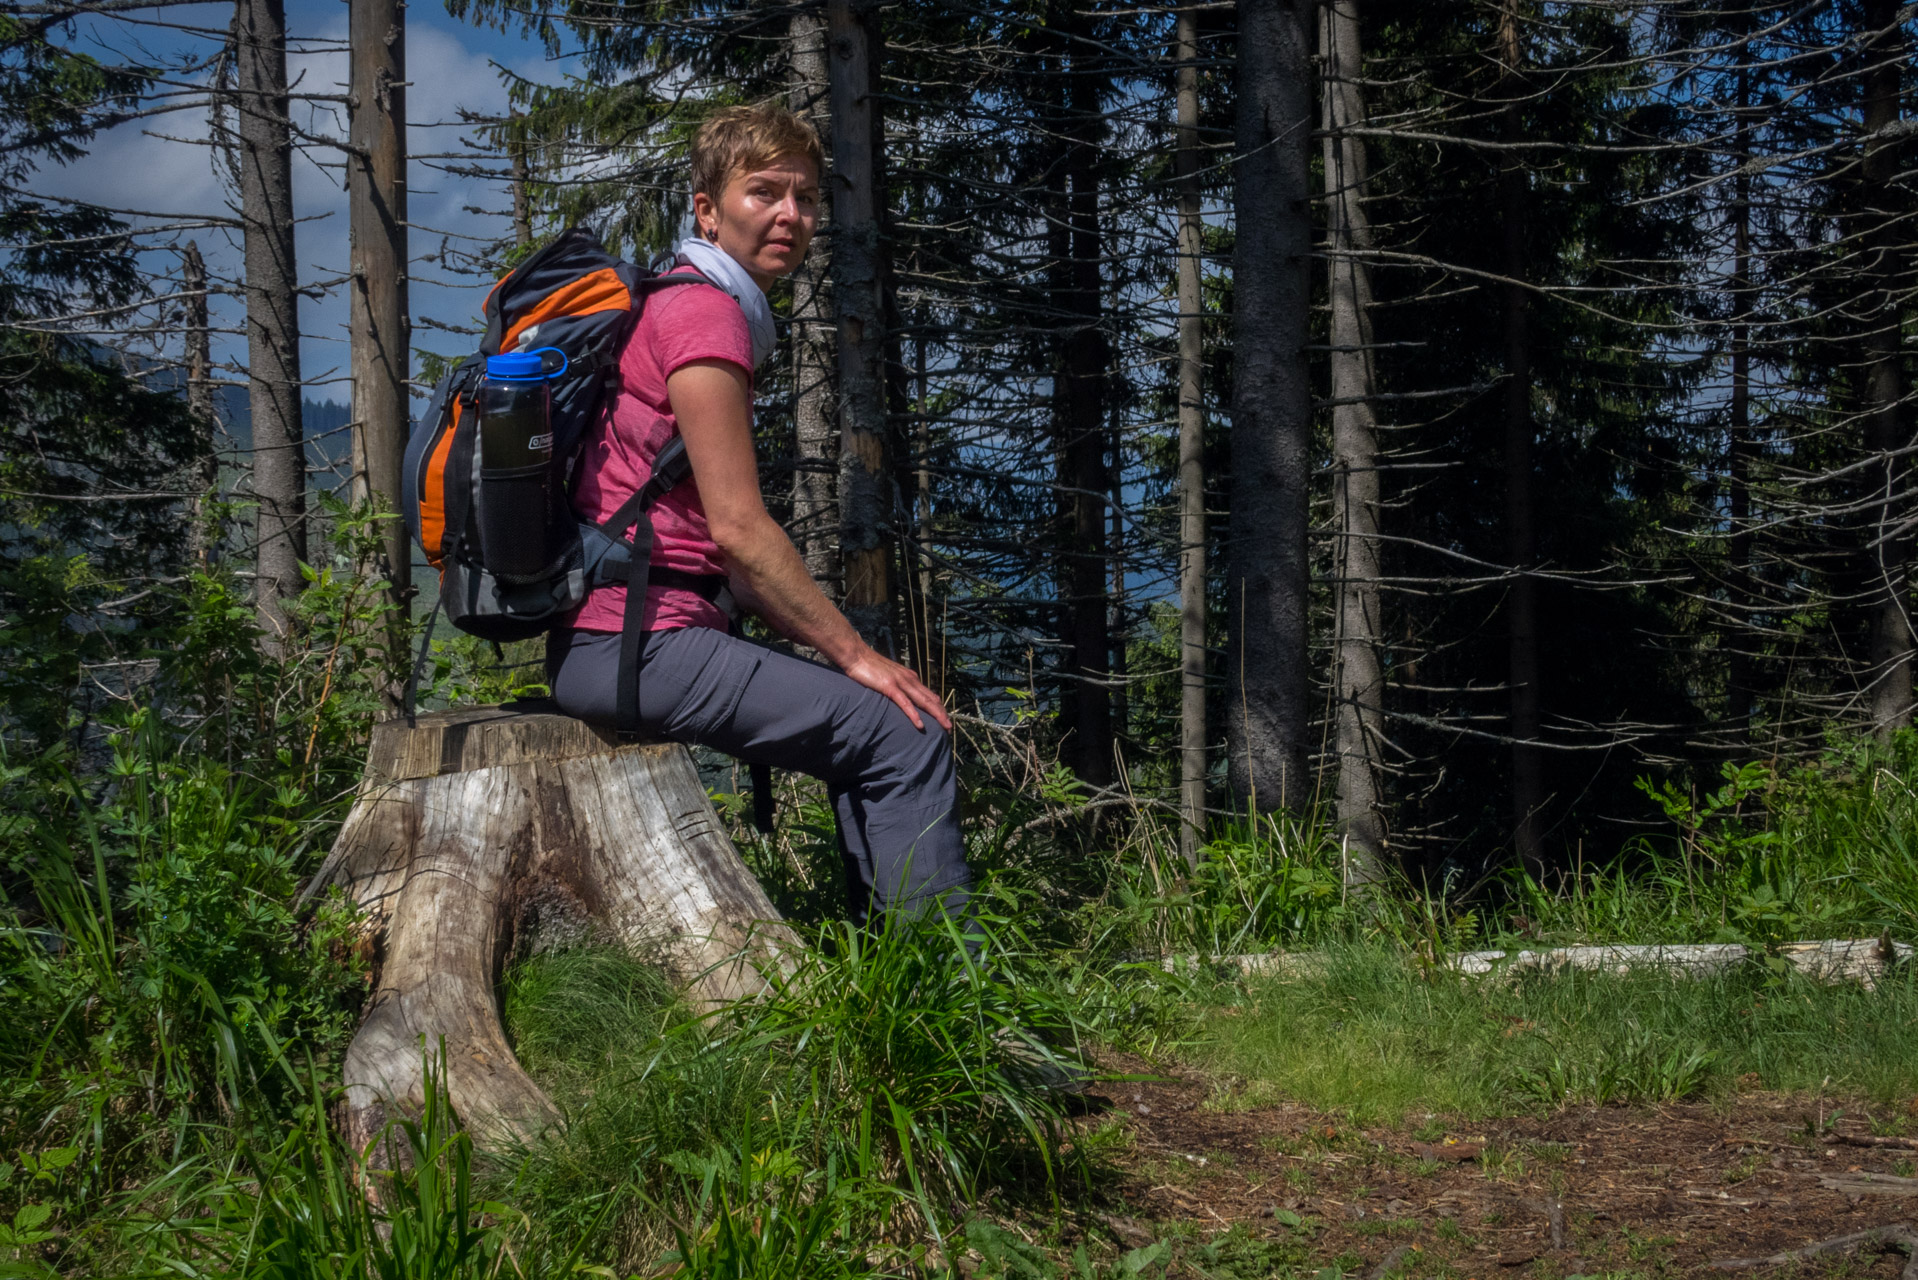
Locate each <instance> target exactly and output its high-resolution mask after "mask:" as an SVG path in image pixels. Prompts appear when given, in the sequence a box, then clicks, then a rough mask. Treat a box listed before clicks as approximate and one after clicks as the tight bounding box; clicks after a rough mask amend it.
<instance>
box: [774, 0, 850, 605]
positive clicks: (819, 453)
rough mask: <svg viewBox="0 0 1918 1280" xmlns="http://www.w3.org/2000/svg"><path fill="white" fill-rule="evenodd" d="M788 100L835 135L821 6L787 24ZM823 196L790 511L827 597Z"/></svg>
mask: <svg viewBox="0 0 1918 1280" xmlns="http://www.w3.org/2000/svg"><path fill="white" fill-rule="evenodd" d="M786 33H787V34H786V43H787V48H788V55H787V56H788V58H789V63H788V66H787V73H786V75H787V106H789V107H790V108H791V109H792V110H793V111H794V112H795V113H797V114H799V115H802V116H804V117H806V118H807V119H809V120H811V121H812V123H813V127H814V128H816V129H818V130H819V135H820V137H822V138H826V137H830V136H831V135H832V121H831V119H830V118H829V112H828V111H827V109H826V102H827V95H828V92H829V89H828V79H827V71H826V20H825V19H824V18H823V17H821V16H820V15H819V13H818V11H817V10H816V9H813V8H810V7H808V8H800V9H797V10H795V11H794V12H793V15H792V17H791V18H790V19H788V20H787V26H786ZM822 186H825V187H826V188H827V193H826V198H825V199H824V200H823V201H822V208H821V209H820V218H819V234H818V238H816V239H815V240H814V241H813V249H812V252H811V253H810V254H809V255H807V258H806V261H805V262H804V263H803V264H801V266H800V268H799V270H797V271H795V272H794V273H793V277H792V281H793V303H792V341H793V426H794V435H795V442H794V459H793V461H794V464H795V465H794V468H793V490H792V502H793V514H792V538H793V542H794V544H795V545H796V546H798V548H799V553H800V555H802V556H804V557H805V560H806V568H807V569H808V570H810V571H811V573H812V576H813V579H814V581H816V582H818V583H819V585H820V586H821V587H822V588H824V589H825V591H826V594H827V595H828V596H830V597H833V598H835V599H836V598H837V597H838V595H839V588H840V571H839V539H838V538H837V537H836V536H835V535H836V534H837V532H838V523H839V521H838V513H837V512H836V511H835V509H834V508H835V506H836V505H837V504H836V503H835V501H834V497H833V480H834V478H835V473H836V472H837V470H838V458H839V432H838V427H837V424H836V423H835V421H834V414H833V321H832V316H833V307H832V287H831V283H830V277H831V274H832V249H831V245H832V238H831V236H829V235H827V234H826V232H827V230H828V228H829V226H830V225H831V213H832V210H831V203H832V199H831V197H832V195H833V194H836V193H833V192H832V191H831V184H829V183H827V184H822Z"/></svg>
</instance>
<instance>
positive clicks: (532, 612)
mask: <svg viewBox="0 0 1918 1280" xmlns="http://www.w3.org/2000/svg"><path fill="white" fill-rule="evenodd" d="M665 265H666V264H664V263H662V264H659V266H662V267H663V266H665ZM702 283H709V282H708V281H707V279H706V277H705V276H703V275H701V274H699V273H698V272H697V271H695V272H692V273H680V274H676V275H665V274H662V272H661V270H660V269H659V268H658V267H639V266H635V265H634V264H632V263H630V262H622V261H620V260H619V259H618V258H615V257H613V256H612V255H611V254H609V253H607V252H606V249H605V247H604V246H603V245H601V243H600V241H599V239H598V237H596V236H595V235H593V233H592V232H590V231H587V230H585V229H584V228H580V227H575V228H573V229H572V230H570V231H567V232H566V233H564V234H563V235H561V236H560V237H559V238H558V239H556V240H554V241H553V242H552V243H551V244H549V245H547V246H546V247H545V248H543V249H541V250H540V251H539V252H537V253H535V254H534V255H533V256H532V257H530V258H528V259H527V260H526V261H525V262H523V263H521V264H520V265H519V266H518V267H516V268H515V269H514V270H513V271H512V272H511V273H510V274H508V275H507V276H506V277H505V278H504V279H502V280H501V281H500V282H499V283H498V284H497V285H495V286H494V287H493V290H492V292H491V293H489V294H488V295H487V297H486V307H485V316H486V333H485V337H484V338H482V339H481V341H480V349H479V351H478V352H477V353H475V354H474V355H471V356H468V357H466V358H465V359H464V360H462V361H460V363H459V364H458V365H456V366H455V367H454V368H453V369H452V370H451V371H450V372H449V373H447V374H446V376H445V377H443V378H441V379H440V381H439V383H438V385H436V386H435V387H434V388H433V396H432V399H431V400H429V401H428V403H427V408H426V413H425V415H424V416H423V417H422V418H421V419H420V423H419V426H418V428H417V429H416V430H415V431H414V432H413V434H412V438H411V439H410V440H409V441H408V443H407V448H406V461H405V465H404V469H403V471H402V482H401V494H402V497H401V505H402V507H403V508H404V515H405V517H406V522H407V527H408V529H409V530H410V531H411V532H412V535H413V538H414V541H416V542H417V543H418V544H419V546H420V549H421V550H422V551H424V552H425V553H426V559H427V563H428V564H430V565H432V566H433V568H435V569H437V570H439V574H440V603H439V606H438V607H439V608H444V609H445V611H446V617H447V621H449V622H451V623H452V624H453V625H454V626H455V627H458V628H459V629H460V630H461V631H464V632H467V633H468V634H470V635H475V636H478V637H480V638H481V639H483V640H491V641H493V642H494V643H496V644H499V643H504V642H506V641H510V640H528V639H532V638H534V637H536V636H539V635H541V634H543V633H545V632H546V631H548V630H550V629H551V628H552V627H553V625H554V624H555V623H556V622H557V621H558V620H559V619H560V618H562V617H564V616H565V615H566V614H568V613H570V612H571V611H572V610H574V609H576V608H577V607H578V606H579V605H580V604H581V603H582V602H584V600H585V599H586V594H587V592H588V591H589V590H591V589H592V588H593V587H595V586H598V585H601V584H603V583H609V582H623V583H625V584H626V585H627V593H626V599H627V605H626V617H625V626H624V628H623V633H622V641H621V666H620V689H619V700H618V708H619V730H620V734H621V736H622V737H629V738H630V737H633V736H636V734H637V732H638V719H639V706H638V684H637V678H638V657H639V646H640V643H641V633H640V630H639V622H640V610H641V608H642V607H643V605H644V603H645V598H646V588H647V585H648V583H649V581H650V582H663V583H664V584H666V585H669V586H674V587H680V588H684V589H687V590H691V591H695V592H697V593H698V594H700V595H701V596H703V597H704V598H705V599H707V600H709V601H712V602H714V603H716V604H719V605H720V606H721V608H722V609H724V610H725V611H726V612H727V614H728V615H730V614H731V613H732V612H733V610H732V607H731V601H730V599H728V598H727V597H726V594H725V588H726V579H725V578H724V577H723V576H722V575H717V574H690V573H681V572H678V571H675V570H669V569H663V568H652V567H651V565H650V560H651V557H652V542H653V529H652V521H651V520H650V519H649V518H648V515H647V513H648V511H649V510H650V509H651V508H652V506H653V504H654V503H656V502H657V501H658V500H659V499H660V498H661V497H663V496H665V494H667V493H668V492H670V491H671V490H672V489H673V488H674V487H676V486H677V485H678V484H679V483H680V482H681V481H683V480H685V479H686V477H687V476H688V475H689V474H690V473H691V467H690V464H689V463H688V462H687V460H686V451H685V445H684V443H683V442H682V441H681V440H680V439H679V437H678V436H675V437H673V439H672V440H671V441H670V442H669V443H668V444H667V446H666V447H665V448H663V449H661V450H660V452H659V455H658V457H656V458H655V459H654V460H653V470H652V476H651V478H650V479H648V480H647V482H646V484H645V485H644V486H643V487H642V488H641V489H640V490H639V491H638V492H637V493H635V494H633V495H632V497H631V498H629V499H627V501H626V502H625V503H624V504H622V505H621V507H620V509H619V510H618V511H617V512H616V513H615V514H614V515H613V516H612V517H611V518H610V519H608V520H606V521H603V522H601V523H600V524H597V525H595V524H581V523H579V522H578V520H577V517H575V516H573V515H572V514H571V511H570V504H567V501H566V498H565V495H566V493H567V492H568V490H569V484H570V481H571V479H572V471H573V467H574V464H575V462H576V461H577V460H578V458H579V454H580V451H581V447H582V446H583V445H584V444H585V442H586V438H587V435H588V433H589V431H590V429H591V428H592V427H593V425H594V424H595V423H597V422H598V420H599V416H600V411H601V407H602V405H603V404H604V402H605V398H606V393H607V391H608V390H609V389H611V388H613V387H615V386H617V385H618V380H619V356H620V350H621V348H622V347H623V346H624V345H625V342H626V338H627V336H628V335H629V334H630V333H631V332H632V329H633V325H634V324H635V323H636V322H637V320H638V318H639V312H640V308H641V307H642V306H643V305H644V303H645V299H646V297H647V295H649V294H650V293H652V292H653V291H654V290H655V289H657V288H661V287H665V286H668V285H677V284H702ZM547 348H551V349H554V350H556V351H557V352H558V353H559V354H560V355H562V356H564V358H565V361H566V363H565V365H564V367H563V369H562V370H561V371H560V372H558V373H557V374H555V375H553V376H551V377H550V378H549V379H548V380H547V385H548V391H549V395H550V397H551V428H552V432H553V454H552V463H551V465H552V467H553V468H554V470H555V472H556V474H555V475H554V477H553V480H554V483H552V484H550V485H548V486H547V491H548V492H549V493H551V494H554V495H559V497H558V501H559V502H560V503H562V504H566V505H567V507H568V509H567V510H565V511H550V510H543V509H542V510H527V511H524V512H517V511H515V512H511V513H507V516H508V518H510V519H513V520H524V521H525V522H526V525H527V527H534V528H537V527H541V526H542V523H543V522H548V521H557V522H558V523H559V525H560V526H561V537H560V544H561V547H562V550H561V553H560V554H559V555H558V557H557V558H556V559H555V560H554V561H553V562H552V563H550V564H548V565H547V566H546V567H545V568H544V569H542V570H540V571H539V572H537V573H534V574H530V575H529V574H517V575H516V574H506V573H501V572H498V571H496V567H495V566H489V565H488V564H487V563H486V559H485V555H484V553H483V551H482V548H481V541H480V538H479V537H478V536H477V533H476V530H477V528H478V515H479V512H478V510H477V508H478V506H479V504H480V502H481V501H482V500H483V491H482V488H481V486H480V484H479V413H478V412H477V409H476V397H477V395H478V391H479V383H480V379H481V377H482V376H483V375H484V373H485V370H486V357H488V356H492V355H499V354H501V353H503V352H511V351H532V350H535V349H547ZM489 514H498V513H489ZM629 529H630V530H631V537H630V538H629V537H628V536H627V533H628V530H629ZM426 630H427V634H426V637H425V638H424V639H423V640H422V642H421V646H420V659H421V663H423V662H424V660H425V655H426V652H427V644H428V643H429V642H430V639H431V635H432V630H433V627H432V623H431V622H429V623H428V624H427V629H426ZM418 676H419V664H416V665H415V669H414V673H413V678H412V679H411V680H409V681H408V685H407V706H408V709H409V712H410V710H411V707H412V701H413V692H414V689H415V687H416V686H417V683H418Z"/></svg>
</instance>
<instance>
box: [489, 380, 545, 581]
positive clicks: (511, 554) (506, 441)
mask: <svg viewBox="0 0 1918 1280" xmlns="http://www.w3.org/2000/svg"><path fill="white" fill-rule="evenodd" d="M546 351H551V352H554V353H556V354H558V355H559V357H560V361H561V365H560V367H559V368H558V369H557V370H554V371H552V372H548V371H547V369H546V363H545V361H544V360H543V359H541V355H542V353H543V352H546ZM565 372H566V356H565V353H564V352H560V351H559V349H558V348H557V347H543V348H541V349H540V350H539V351H515V352H510V353H508V354H506V355H499V356H488V357H487V360H486V375H485V377H483V378H481V379H480V384H479V396H478V401H479V422H480V431H479V454H480V457H479V489H480V493H479V520H478V525H479V538H480V556H481V558H482V560H483V562H484V563H485V565H486V567H487V569H488V570H489V571H491V572H492V574H493V575H494V576H495V577H497V578H499V579H500V580H501V581H502V582H505V583H508V584H510V583H511V582H512V580H513V579H515V578H521V579H530V578H533V577H536V576H538V575H539V574H541V573H543V572H545V571H546V570H548V569H549V568H550V567H551V566H552V563H553V560H554V559H555V558H556V557H557V556H558V555H559V554H560V551H561V548H562V547H563V546H564V543H563V541H562V538H561V534H562V533H563V531H564V527H565V526H564V522H563V519H562V517H563V516H564V515H565V511H564V507H565V503H564V502H563V501H562V494H561V492H560V485H559V478H558V477H557V476H556V475H555V474H554V469H553V422H552V400H551V397H550V395H549V394H548V392H547V389H546V383H547V380H548V379H549V378H556V377H558V376H559V375H560V374H563V373H565Z"/></svg>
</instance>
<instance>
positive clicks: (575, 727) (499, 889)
mask: <svg viewBox="0 0 1918 1280" xmlns="http://www.w3.org/2000/svg"><path fill="white" fill-rule="evenodd" d="M334 884H337V885H341V886H343V887H344V888H345V890H346V892H347V893H348V894H349V895H350V896H351V897H352V898H353V899H354V901H356V902H357V903H358V904H359V906H360V908H361V909H362V910H363V911H364V913H365V916H366V920H367V923H368V927H369V929H370V931H371V934H372V940H373V943H374V956H375V962H376V975H375V979H374V983H373V993H372V997H371V999H370V1001H369V1003H368V1005H367V1010H366V1017H365V1020H364V1021H363V1022H362V1023H361V1026H360V1029H359V1033H358V1034H357V1035H356V1036H355V1037H354V1040H353V1043H352V1046H351V1047H350V1048H349V1049H348V1051H347V1055H346V1063H345V1072H344V1074H345V1082H346V1101H345V1104H344V1108H343V1114H342V1116H341V1129H342V1131H343V1134H344V1136H345V1137H347V1138H348V1139H349V1140H350V1141H352V1142H353V1143H354V1145H355V1146H356V1147H362V1146H364V1145H365V1144H366V1143H367V1142H369V1141H370V1140H371V1139H372V1137H373V1136H374V1135H375V1134H377V1133H378V1132H379V1130H380V1128H381V1126H382V1125H383V1124H384V1123H385V1121H386V1118H387V1116H388V1115H389V1114H391V1113H393V1112H394V1111H395V1110H398V1111H401V1112H410V1111H417V1109H418V1107H419V1106H420V1105H421V1103H422V1102H423V1100H424V1096H425V1095H424V1088H425V1081H424V1076H423V1070H422V1062H423V1053H424V1054H432V1053H435V1052H437V1050H438V1046H439V1043H440V1041H441V1038H442V1037H443V1038H444V1041H445V1046H446V1076H447V1080H446V1086H447V1092H448V1096H449V1099H450V1101H451V1102H452V1104H453V1108H454V1110H455V1111H456V1112H457V1113H458V1115H459V1117H460V1119H461V1121H462V1122H463V1123H464V1124H465V1125H466V1126H467V1127H468V1129H469V1130H470V1131H472V1132H474V1133H475V1135H476V1136H477V1137H478V1138H479V1139H480V1140H481V1141H487V1140H489V1139H490V1140H502V1139H504V1140H511V1139H531V1138H532V1137H534V1136H536V1135H537V1134H539V1133H540V1132H541V1131H543V1130H544V1129H545V1128H546V1127H547V1126H548V1125H550V1124H551V1123H552V1122H553V1121H555V1120H556V1119H557V1118H558V1114H557V1112H556V1111H555V1109H554V1107H553V1105H552V1103H551V1102H550V1101H549V1100H548V1099H547V1097H546V1095H545V1094H544V1092H542V1091H541V1090H540V1088H539V1086H538V1085H536V1084H534V1083H533V1081H532V1079H531V1078H530V1077H528V1076H527V1074H526V1073H525V1072H524V1071H523V1070H521V1068H520V1065H519V1063H518V1061H517V1060H516V1059H515V1058H514V1056H513V1051H512V1048H511V1046H510V1045H509V1044H508V1042H507V1039H506V1035H505V1032H504V1030H503V1029H502V1027H501V1025H500V1018H499V1005H498V1000H497V997H496V994H495V990H496V985H497V982H498V978H499V973H500V968H501V966H502V964H503V963H504V962H505V960H506V958H507V957H508V955H509V954H511V953H512V952H513V951H514V950H515V948H516V947H517V948H519V949H522V950H524V949H528V948H529V946H536V947H544V946H551V945H566V944H569V943H575V942H580V941H589V940H603V941H609V942H616V943H621V944H625V945H629V946H634V947H639V948H644V949H646V951H647V952H648V953H649V954H653V955H657V956H658V957H659V958H660V961H661V962H662V963H663V964H664V965H665V966H666V968H667V970H668V972H669V973H670V974H671V975H672V976H673V977H674V978H675V979H677V980H678V981H679V982H681V983H682V984H684V985H686V986H687V987H688V988H690V994H691V996H692V998H693V999H694V1000H695V1001H696V1002H698V1003H701V1004H707V1005H711V1004H716V1003H718V1002H721V1001H725V1000H730V999H734V998H736V997H739V996H742V995H748V994H751V993H753V992H755V991H758V990H760V989H761V987H762V984H763V979H762V977H761V969H760V966H763V965H766V964H769V963H770V964H778V963H781V962H782V961H781V957H782V956H785V955H789V954H790V949H791V948H793V947H794V946H796V945H797V944H796V941H795V939H794V938H793V935H792V934H791V933H790V932H789V931H788V930H787V929H786V927H785V926H784V925H783V924H782V923H781V922H780V919H779V913H778V912H777V911H776V910H774V908H773V905H772V903H771V902H769V901H767V898H766V894H765V891H764V890H763V889H761V888H760V885H759V882H758V881H757V880H755V879H754V878H753V875H752V873H751V872H750V871H748V870H747V869H746V866H745V864H744V863H743V862H741V861H740V858H739V853H738V851H737V850H735V849H734V848H733V845H732V842H731V841H730V840H728V839H727V838H726V835H725V833H724V832H723V830H722V829H721V827H720V822H719V816H718V815H717V814H716V813H714V812H713V807H712V805H711V804H710V803H709V802H708V801H707V799H706V791H705V788H704V787H703V786H702V785H701V784H700V781H699V774H698V772H697V771H696V770H695V769H694V768H693V763H692V760H691V758H690V757H689V756H688V755H687V753H686V749H685V748H684V747H681V746H678V745H675V744H671V743H641V744H621V743H620V742H619V741H618V740H617V738H616V737H615V736H614V735H613V733H612V732H611V731H610V730H603V729H597V728H595V727H593V726H591V725H588V724H586V723H584V722H582V721H579V720H574V719H571V718H570V717H567V716H561V715H557V714H553V708H552V706H551V704H549V703H543V702H521V703H510V704H507V705H506V706H501V707H476V708H465V709H461V710H457V711H447V712H439V713H436V714H433V715H424V716H420V717H419V718H418V720H417V722H416V724H414V725H413V726H411V727H409V726H408V725H407V723H406V722H405V721H404V720H390V721H387V722H385V723H383V724H380V725H377V726H375V728H374V730H373V741H372V745H371V748H370V749H369V751H368V753H367V764H366V774H365V776H364V777H363V778H362V780H361V783H360V790H359V795H358V798H357V800H356V801H355V803H354V806H353V810H352V812H351V813H350V814H349V815H348V817H347V819H346V823H345V825H344V826H343V827H342V828H341V829H340V835H339V839H338V841H337V842H336V843H335V844H334V846H333V850H332V853H331V855H330V856H329V857H328V858H327V860H326V862H325V864H324V865H323V866H322V867H321V868H320V871H319V874H318V875H316V876H315V877H314V880H313V883H312V884H311V885H310V886H309V887H308V888H307V890H306V893H307V894H308V895H309V896H310V895H312V894H314V893H317V892H319V891H320V890H322V889H324V888H325V887H327V886H328V885H334Z"/></svg>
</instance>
